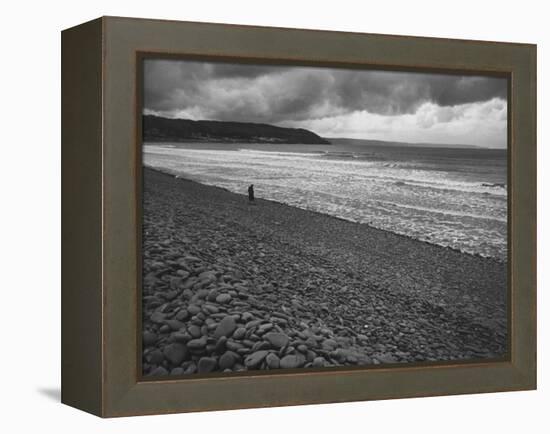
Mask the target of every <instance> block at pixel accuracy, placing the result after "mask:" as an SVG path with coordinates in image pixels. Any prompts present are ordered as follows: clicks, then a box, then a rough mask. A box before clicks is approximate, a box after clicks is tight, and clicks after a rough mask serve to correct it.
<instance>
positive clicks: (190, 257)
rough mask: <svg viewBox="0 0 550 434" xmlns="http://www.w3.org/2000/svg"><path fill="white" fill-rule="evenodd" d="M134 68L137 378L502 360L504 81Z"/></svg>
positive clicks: (151, 62) (414, 74)
mask: <svg viewBox="0 0 550 434" xmlns="http://www.w3.org/2000/svg"><path fill="white" fill-rule="evenodd" d="M141 68H142V71H141V75H140V76H141V77H142V83H141V98H140V100H141V105H140V107H139V108H138V112H139V115H138V116H140V117H141V119H139V122H140V124H141V134H142V140H141V158H142V161H141V164H142V169H141V171H142V185H141V188H142V192H141V201H142V202H141V206H142V209H141V334H142V337H141V353H142V354H141V358H142V360H141V371H142V376H143V378H145V379H148V378H157V377H187V376H194V375H205V374H209V375H214V374H216V375H221V374H230V373H238V372H245V371H260V370H261V371H276V372H289V371H288V370H297V369H311V370H330V369H335V368H340V369H341V368H353V367H361V368H370V367H375V366H379V365H385V366H388V367H394V366H403V365H423V364H430V363H431V364H449V363H469V362H475V363H479V362H484V361H494V360H503V359H505V358H506V357H507V356H508V353H509V345H508V342H509V324H508V320H509V303H508V297H509V293H508V275H507V273H508V271H507V270H508V244H509V243H508V208H509V207H508V181H507V180H508V157H507V155H508V152H507V150H508V98H509V95H508V89H509V82H508V79H507V78H506V77H503V76H498V75H480V74H473V73H467V72H463V73H461V72H452V71H451V72H448V71H445V72H438V71H421V70H411V71H406V70H384V69H379V68H377V69H368V68H366V67H361V68H359V67H353V68H352V67H325V66H310V65H308V66H300V65H284V64H280V65H279V64H277V65H273V64H264V65H262V64H252V63H244V62H241V63H239V62H227V61H224V62H220V61H213V60H196V59H195V60H190V59H184V58H182V59H176V58H168V59H167V58H155V57H145V58H144V59H142V64H141Z"/></svg>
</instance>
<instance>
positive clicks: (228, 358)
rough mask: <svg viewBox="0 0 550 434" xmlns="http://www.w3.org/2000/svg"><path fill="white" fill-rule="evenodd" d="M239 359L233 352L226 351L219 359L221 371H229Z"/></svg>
mask: <svg viewBox="0 0 550 434" xmlns="http://www.w3.org/2000/svg"><path fill="white" fill-rule="evenodd" d="M238 359H239V356H238V355H237V354H236V353H234V352H233V351H226V352H225V353H223V355H222V356H221V357H220V361H219V365H220V368H221V369H231V368H232V367H233V365H235V362H236V361H237V360H238Z"/></svg>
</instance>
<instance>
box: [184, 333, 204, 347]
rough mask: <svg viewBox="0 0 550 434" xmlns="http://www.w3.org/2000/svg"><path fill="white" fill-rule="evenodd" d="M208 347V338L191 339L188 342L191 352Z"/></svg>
mask: <svg viewBox="0 0 550 434" xmlns="http://www.w3.org/2000/svg"><path fill="white" fill-rule="evenodd" d="M204 347H206V338H205V337H204V336H203V337H202V338H200V339H191V340H190V341H189V342H187V348H189V349H190V350H202V349H203V348H204Z"/></svg>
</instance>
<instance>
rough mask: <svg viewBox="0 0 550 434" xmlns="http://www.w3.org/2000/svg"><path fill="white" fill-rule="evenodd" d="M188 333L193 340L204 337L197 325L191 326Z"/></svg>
mask: <svg viewBox="0 0 550 434" xmlns="http://www.w3.org/2000/svg"><path fill="white" fill-rule="evenodd" d="M187 331H188V332H189V334H190V335H191V337H192V338H193V339H198V338H200V337H201V336H202V332H201V328H200V327H199V326H196V325H190V326H189V327H187Z"/></svg>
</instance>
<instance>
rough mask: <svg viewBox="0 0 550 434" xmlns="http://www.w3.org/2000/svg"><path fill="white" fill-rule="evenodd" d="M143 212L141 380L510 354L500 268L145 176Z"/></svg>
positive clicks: (277, 206)
mask: <svg viewBox="0 0 550 434" xmlns="http://www.w3.org/2000/svg"><path fill="white" fill-rule="evenodd" d="M245 191H246V186H243V192H245ZM143 200H144V202H143V205H144V209H143V215H144V220H143V282H142V283H143V285H142V287H143V293H142V297H143V304H142V327H143V340H142V347H143V359H142V367H143V375H144V376H146V377H152V376H167V375H188V374H195V373H199V374H207V373H211V372H238V371H244V370H256V369H295V368H321V367H331V366H348V365H350V366H351V365H353V366H356V365H375V364H393V363H407V362H430V361H431V362H442V361H455V360H479V359H490V358H498V357H503V356H504V355H505V354H506V349H507V327H506V323H507V314H506V311H507V309H506V306H507V297H506V264H505V263H502V262H498V261H496V260H493V259H489V258H482V257H477V256H472V255H468V254H464V253H461V252H458V251H455V250H452V249H448V248H443V247H439V246H435V245H431V244H428V243H423V242H419V241H416V240H413V239H409V238H407V237H404V236H400V235H396V234H393V233H391V232H387V231H382V230H377V229H374V228H372V227H369V226H367V225H362V224H356V223H352V222H348V221H344V220H341V219H337V218H333V217H330V216H327V215H323V214H319V213H315V212H309V211H304V210H300V209H297V208H293V207H290V206H286V205H283V204H280V203H276V202H271V201H266V200H261V199H259V200H256V204H255V205H249V203H248V200H247V198H246V197H245V196H244V195H237V194H234V193H230V192H228V191H226V190H223V189H220V188H217V187H211V186H206V185H202V184H200V183H196V182H192V181H188V180H185V179H181V178H175V177H173V176H171V175H167V174H164V173H160V172H157V171H154V170H151V169H147V168H145V169H144V198H143Z"/></svg>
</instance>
